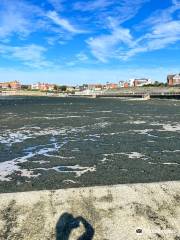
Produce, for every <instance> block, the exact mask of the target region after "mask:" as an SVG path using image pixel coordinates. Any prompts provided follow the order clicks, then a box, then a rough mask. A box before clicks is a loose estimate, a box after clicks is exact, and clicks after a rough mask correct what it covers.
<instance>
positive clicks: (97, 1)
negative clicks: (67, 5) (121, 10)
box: [74, 0, 114, 11]
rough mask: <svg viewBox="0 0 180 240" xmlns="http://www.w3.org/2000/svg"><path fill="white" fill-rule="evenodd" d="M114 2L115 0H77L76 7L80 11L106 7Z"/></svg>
mask: <svg viewBox="0 0 180 240" xmlns="http://www.w3.org/2000/svg"><path fill="white" fill-rule="evenodd" d="M113 3H114V1H113V0H94V1H86V2H76V3H75V4H74V8H75V9H76V10H80V11H94V10H97V9H98V10H99V9H101V10H102V9H105V8H107V7H109V6H110V5H112V4H113Z"/></svg>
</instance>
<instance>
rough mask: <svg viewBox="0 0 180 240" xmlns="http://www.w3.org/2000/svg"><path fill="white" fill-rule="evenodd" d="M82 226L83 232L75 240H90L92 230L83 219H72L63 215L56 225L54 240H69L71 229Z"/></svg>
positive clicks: (70, 215)
mask: <svg viewBox="0 0 180 240" xmlns="http://www.w3.org/2000/svg"><path fill="white" fill-rule="evenodd" d="M80 224H82V225H83V226H84V229H85V232H84V233H83V234H82V235H81V236H80V237H78V238H77V240H92V239H93V236H94V229H93V227H92V226H91V224H90V223H88V222H87V221H86V220H85V219H84V218H83V217H77V218H74V217H73V215H72V214H69V213H63V214H62V215H61V216H60V218H59V220H58V222H57V224H56V240H69V237H70V234H71V232H72V230H73V229H76V228H78V227H79V226H80Z"/></svg>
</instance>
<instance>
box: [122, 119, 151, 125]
mask: <svg viewBox="0 0 180 240" xmlns="http://www.w3.org/2000/svg"><path fill="white" fill-rule="evenodd" d="M125 123H129V124H136V125H139V124H145V123H146V122H145V121H141V120H137V121H127V122H125Z"/></svg>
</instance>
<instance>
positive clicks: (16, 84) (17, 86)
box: [0, 80, 21, 90]
mask: <svg viewBox="0 0 180 240" xmlns="http://www.w3.org/2000/svg"><path fill="white" fill-rule="evenodd" d="M0 88H1V89H12V90H19V89H21V84H20V82H19V81H17V80H15V81H11V82H3V83H0Z"/></svg>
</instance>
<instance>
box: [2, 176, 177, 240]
mask: <svg viewBox="0 0 180 240" xmlns="http://www.w3.org/2000/svg"><path fill="white" fill-rule="evenodd" d="M78 226H79V227H78ZM83 232H84V236H83V237H84V238H78V236H80V235H81V234H83ZM62 236H64V237H62ZM87 236H89V238H85V237H87ZM0 239H1V240H7V239H10V240H20V239H23V240H60V239H61V240H63V239H64V240H68V239H69V240H70V239H71V240H72V239H74V240H75V239H87V240H90V239H94V240H115V239H116V240H121V239H123V240H125V239H127V240H128V239H129V240H135V239H143V240H146V239H153V240H155V239H166V240H167V239H168V240H171V239H172V240H179V239H180V182H179V181H177V182H163V183H150V184H126V185H116V186H104V187H88V188H77V189H61V190H55V191H37V192H22V193H8V194H1V195H0Z"/></svg>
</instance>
